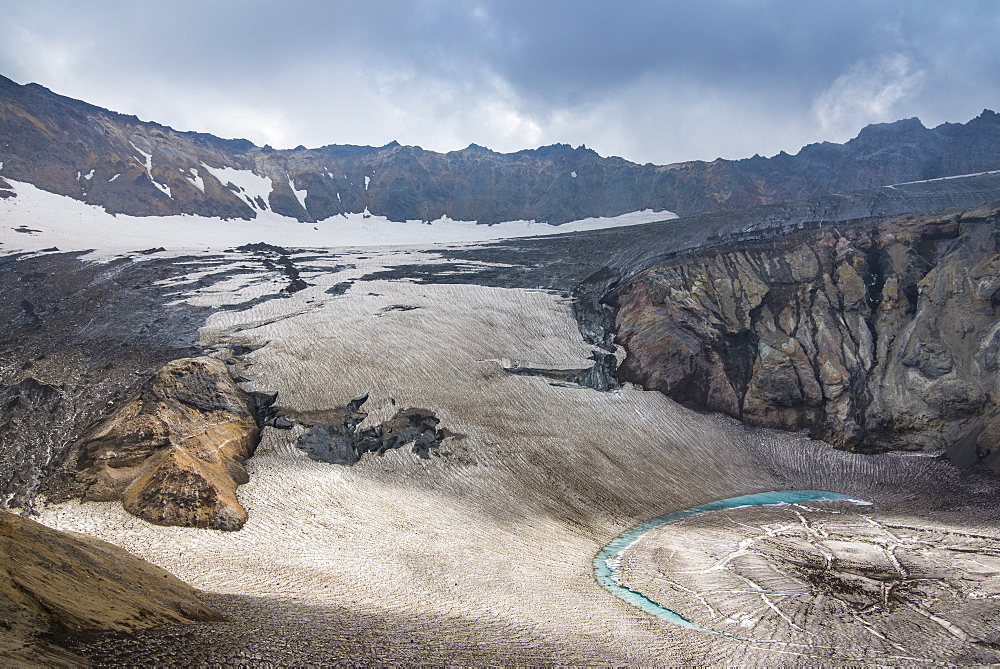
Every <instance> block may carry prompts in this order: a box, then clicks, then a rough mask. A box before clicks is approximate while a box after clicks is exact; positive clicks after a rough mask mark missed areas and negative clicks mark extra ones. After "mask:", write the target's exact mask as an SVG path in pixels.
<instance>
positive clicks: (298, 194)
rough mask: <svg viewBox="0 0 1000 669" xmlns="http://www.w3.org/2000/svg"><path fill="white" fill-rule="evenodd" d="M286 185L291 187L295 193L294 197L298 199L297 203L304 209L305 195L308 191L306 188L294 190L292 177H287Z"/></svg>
mask: <svg viewBox="0 0 1000 669" xmlns="http://www.w3.org/2000/svg"><path fill="white" fill-rule="evenodd" d="M288 187H289V188H291V189H292V192H293V193H294V194H295V199H296V200H298V201H299V204H300V205H302V209H303V210H305V209H306V195H308V194H309V193H308V192H307V191H306V190H304V189H303V190H296V189H295V182H294V181H292V177H288Z"/></svg>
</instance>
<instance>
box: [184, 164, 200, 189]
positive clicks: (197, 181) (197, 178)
mask: <svg viewBox="0 0 1000 669" xmlns="http://www.w3.org/2000/svg"><path fill="white" fill-rule="evenodd" d="M190 172H191V175H192V176H187V175H184V178H185V179H187V180H188V181H190V182H191V184H192V185H193V186H194V187H195V188H197V189H198V190H200V191H201V192H202V193H204V192H205V180H204V179H202V178H201V175H199V174H198V169H197V168H195V167H192V168H191V169H190Z"/></svg>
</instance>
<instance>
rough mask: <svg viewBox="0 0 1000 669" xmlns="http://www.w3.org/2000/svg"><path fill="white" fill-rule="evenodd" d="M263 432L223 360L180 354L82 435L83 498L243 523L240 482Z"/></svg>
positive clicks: (158, 516) (186, 519) (170, 521)
mask: <svg viewBox="0 0 1000 669" xmlns="http://www.w3.org/2000/svg"><path fill="white" fill-rule="evenodd" d="M259 438H260V431H259V428H258V426H257V423H256V420H255V405H254V401H253V398H251V397H250V396H249V395H247V394H246V393H244V392H243V391H242V390H241V389H240V388H239V387H238V386H237V385H236V384H235V383H234V382H233V381H232V379H231V378H230V376H229V373H228V372H227V370H226V365H225V364H224V363H222V362H220V361H218V360H216V359H214V358H209V357H198V358H185V359H180V360H175V361H173V362H170V363H168V364H167V365H165V366H164V367H163V368H162V369H160V370H159V371H158V372H156V374H154V375H153V376H152V378H150V379H149V380H148V381H146V382H145V383H144V384H143V386H142V388H141V389H140V391H139V393H138V394H137V395H136V396H134V397H133V398H131V399H130V400H128V401H127V402H126V403H124V404H123V405H122V406H121V407H119V408H118V409H117V410H116V411H115V412H114V413H113V414H112V415H111V416H109V417H108V418H107V419H105V420H104V421H102V422H101V423H99V424H98V425H97V426H95V427H94V428H93V430H92V431H91V432H90V433H89V434H88V435H87V436H86V437H85V438H84V439H83V443H82V456H81V461H80V468H81V470H82V473H81V477H82V478H83V479H84V480H85V481H86V482H87V487H86V493H85V498H86V499H89V500H97V501H110V500H113V499H120V500H122V504H123V506H124V507H125V509H126V510H127V511H128V512H129V513H132V514H134V515H136V516H138V517H140V518H143V519H145V520H148V521H150V522H152V523H157V524H160V525H181V526H185V527H207V528H212V529H217V530H238V529H240V528H241V527H242V526H243V524H244V522H246V519H247V513H246V510H245V509H244V508H243V507H242V506H241V505H240V503H239V501H238V500H237V498H236V488H237V486H239V485H240V484H243V483H246V482H247V481H248V480H249V479H248V477H247V472H246V469H245V468H244V467H243V461H244V460H245V459H246V458H248V457H250V455H252V454H253V451H254V449H255V448H256V446H257V443H258V441H259Z"/></svg>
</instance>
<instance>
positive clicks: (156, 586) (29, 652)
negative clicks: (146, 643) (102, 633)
mask: <svg viewBox="0 0 1000 669" xmlns="http://www.w3.org/2000/svg"><path fill="white" fill-rule="evenodd" d="M219 619H220V616H219V615H218V614H217V613H215V612H214V611H212V610H211V609H209V608H208V607H206V606H205V605H204V604H202V602H201V601H200V600H199V599H198V597H197V596H196V591H195V590H194V588H191V587H190V586H188V585H186V584H184V583H183V582H181V581H180V580H178V579H177V578H175V577H174V576H172V575H170V574H169V573H168V572H166V571H164V570H163V569H160V568H159V567H156V566H154V565H152V564H149V563H148V562H145V561H144V560H140V559H139V558H137V557H134V556H133V555H131V554H129V553H128V552H126V551H124V550H122V549H121V548H118V547H116V546H112V545H111V544H108V543H105V542H103V541H99V540H97V539H92V538H89V537H85V536H83V535H70V534H66V533H63V532H58V531H56V530H51V529H49V528H47V527H44V526H43V525H39V524H38V523H36V522H34V521H32V520H28V519H27V518H22V517H20V516H16V515H14V514H12V513H9V512H7V511H4V510H2V509H0V664H4V665H7V664H8V663H13V664H16V665H18V666H23V665H35V664H38V665H40V666H53V665H60V666H69V665H73V666H78V665H79V664H85V663H86V662H85V661H84V660H83V658H80V657H78V656H74V655H71V654H69V653H67V652H65V651H63V650H62V649H60V648H58V647H56V646H53V645H50V644H47V643H41V642H37V641H35V642H34V643H31V642H32V640H33V639H34V638H35V637H37V636H39V635H45V634H52V633H66V632H78V631H92V630H121V631H130V630H136V629H142V628H146V627H151V626H153V625H162V624H165V623H183V622H194V621H207V620H219ZM29 643H31V645H27V644H29Z"/></svg>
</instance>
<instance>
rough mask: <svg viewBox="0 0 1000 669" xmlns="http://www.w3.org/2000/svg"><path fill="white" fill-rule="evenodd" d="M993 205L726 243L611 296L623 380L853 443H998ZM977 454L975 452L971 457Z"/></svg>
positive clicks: (999, 352)
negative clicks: (623, 354) (625, 353)
mask: <svg viewBox="0 0 1000 669" xmlns="http://www.w3.org/2000/svg"><path fill="white" fill-rule="evenodd" d="M998 236H1000V210H998V208H997V206H996V205H992V206H987V207H984V208H980V209H976V210H971V211H965V212H960V213H959V212H951V213H944V214H939V215H934V214H931V215H926V216H911V217H905V218H900V219H895V220H890V221H886V222H884V223H879V224H877V225H873V226H860V225H859V226H845V227H843V228H839V229H825V230H819V231H814V232H801V233H797V234H791V235H788V236H786V237H784V238H780V239H775V240H771V241H768V242H760V243H757V244H753V245H749V246H747V245H743V246H741V247H739V248H737V247H735V245H732V246H728V247H725V246H724V247H721V248H719V249H717V250H715V251H710V252H704V253H701V254H697V255H695V256H691V257H687V258H684V259H682V260H677V261H673V262H670V263H667V264H661V265H659V266H655V267H653V268H650V269H649V270H646V271H644V272H642V273H640V274H639V275H637V276H636V277H634V278H633V279H632V280H631V281H629V282H627V284H625V285H624V286H623V287H621V288H620V289H619V290H618V292H617V295H616V296H615V300H616V302H617V307H618V313H617V317H616V328H617V334H618V339H619V341H620V342H621V343H622V344H623V345H624V346H625V347H626V349H627V350H628V352H629V355H628V358H627V359H626V360H625V362H624V364H623V366H622V374H623V378H625V379H627V380H631V381H635V382H637V383H640V384H642V385H644V386H646V387H648V388H652V389H658V390H661V391H662V392H664V393H666V394H667V395H669V396H670V397H672V398H673V399H675V400H677V401H679V402H683V403H688V404H690V405H693V406H696V407H699V408H704V409H709V410H712V411H721V412H724V413H727V414H729V415H731V416H734V417H738V418H740V419H742V420H744V421H746V422H748V423H750V424H753V425H762V426H768V427H779V428H785V429H792V430H797V429H802V428H808V429H810V430H811V431H812V432H813V433H814V434H815V435H816V436H818V437H820V438H822V439H824V440H827V441H829V442H831V443H833V444H834V445H837V446H839V447H842V448H857V449H863V450H871V449H874V450H880V449H924V450H939V449H945V448H947V447H949V446H951V445H952V444H955V443H956V442H959V441H960V440H961V439H962V438H963V437H965V436H967V435H968V436H969V438H967V439H966V440H965V441H966V442H968V443H966V446H965V447H964V448H965V451H967V452H971V453H975V454H976V455H973V456H972V457H971V458H966V459H967V460H970V461H971V462H974V461H975V460H976V459H977V457H978V459H986V461H987V464H988V465H992V466H995V464H996V460H997V458H996V455H995V454H996V453H997V450H998V446H1000V419H998V412H997V405H996V398H997V397H998V394H997V391H998V390H1000V388H998V382H997V379H998V377H997V366H998V360H1000V320H998V318H997V306H998V304H1000V255H998V251H1000V242H998ZM966 464H968V463H966Z"/></svg>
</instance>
